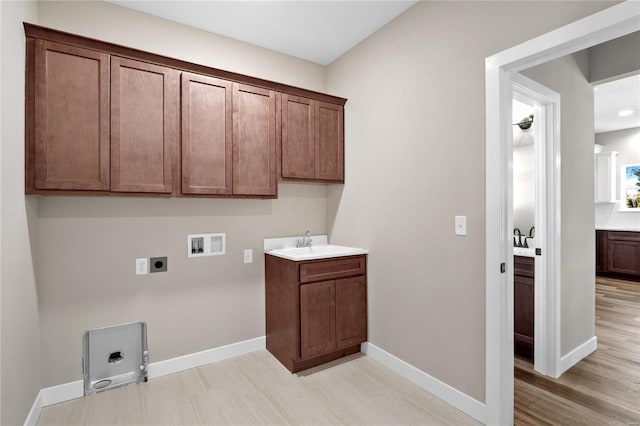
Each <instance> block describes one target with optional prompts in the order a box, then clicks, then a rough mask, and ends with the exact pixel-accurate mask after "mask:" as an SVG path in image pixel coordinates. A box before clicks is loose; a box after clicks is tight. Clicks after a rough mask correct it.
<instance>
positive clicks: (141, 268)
mask: <svg viewBox="0 0 640 426" xmlns="http://www.w3.org/2000/svg"><path fill="white" fill-rule="evenodd" d="M147 272H149V261H148V260H147V258H146V257H139V258H137V259H136V275H146V274H147Z"/></svg>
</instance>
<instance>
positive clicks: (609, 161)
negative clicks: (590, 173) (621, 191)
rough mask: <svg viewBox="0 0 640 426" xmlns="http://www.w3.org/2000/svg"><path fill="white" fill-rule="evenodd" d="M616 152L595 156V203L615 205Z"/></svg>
mask: <svg viewBox="0 0 640 426" xmlns="http://www.w3.org/2000/svg"><path fill="white" fill-rule="evenodd" d="M617 156H618V153H617V152H616V151H609V152H598V153H596V154H595V202H596V203H615V202H616V201H617V197H616V176H617V173H616V171H617V169H616V157H617Z"/></svg>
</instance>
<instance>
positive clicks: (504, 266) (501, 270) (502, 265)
mask: <svg viewBox="0 0 640 426" xmlns="http://www.w3.org/2000/svg"><path fill="white" fill-rule="evenodd" d="M505 272H507V264H506V263H504V262H502V263H501V264H500V273H501V274H504V273H505Z"/></svg>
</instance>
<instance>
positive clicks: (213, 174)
mask: <svg viewBox="0 0 640 426" xmlns="http://www.w3.org/2000/svg"><path fill="white" fill-rule="evenodd" d="M24 28H25V34H26V36H27V54H26V96H25V99H26V105H25V107H26V120H25V121H26V125H25V141H26V143H25V148H26V149H25V160H26V161H25V174H26V179H25V192H26V193H27V194H37V195H52V194H67V195H69V194H74V195H76V194H88V195H137V194H144V195H155V196H162V197H169V196H177V197H179V196H196V197H198V196H199V197H203V196H204V197H219V196H222V197H254V198H275V197H276V196H277V193H278V192H277V179H278V171H279V169H280V168H281V167H282V168H283V169H284V171H283V173H282V175H283V176H284V177H286V178H291V179H305V180H314V181H319V182H343V181H344V172H343V170H344V159H343V155H344V154H343V153H344V135H343V134H344V130H343V127H344V108H343V106H344V104H345V102H346V99H343V98H338V97H335V96H331V95H327V94H323V93H318V92H314V91H310V90H305V89H300V88H297V87H292V86H287V85H284V84H280V83H275V82H272V81H267V80H262V79H259V78H255V77H250V76H246V75H242V74H236V73H232V72H228V71H223V70H219V69H216V68H210V67H205V66H202V65H198V64H193V63H190V62H185V61H180V60H177V59H172V58H167V57H164V56H160V55H155V54H152V53H148V52H143V51H140V50H136V49H131V48H128V47H123V46H118V45H115V44H112V43H106V42H102V41H98V40H93V39H88V38H85V37H81V36H77V35H73V34H68V33H64V32H61V31H56V30H51V29H48V28H44V27H39V26H36V25H31V24H27V23H25V24H24ZM283 108H284V113H285V114H284V115H285V116H284V118H283Z"/></svg>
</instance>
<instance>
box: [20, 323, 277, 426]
mask: <svg viewBox="0 0 640 426" xmlns="http://www.w3.org/2000/svg"><path fill="white" fill-rule="evenodd" d="M265 348H266V337H265V336H262V337H256V338H255V339H250V340H245V341H243V342H237V343H232V344H230V345H226V346H220V347H217V348H213V349H208V350H206V351H202V352H196V353H193V354H189V355H183V356H179V357H177V358H171V359H167V360H164V361H158V362H153V363H151V364H149V371H148V374H147V376H148V378H149V380H151V379H155V378H158V377H162V376H166V375H168V374H173V373H178V372H180V371H184V370H189V369H191V368H196V367H201V366H203V365H206V364H211V363H214V362H218V361H222V360H224V359H227V358H232V357H235V356H240V355H244V354H248V353H251V352H255V351H258V350H260V349H265ZM83 395H84V382H83V381H82V380H77V381H75V382H70V383H64V384H62V385H58V386H52V387H49V388H44V389H42V390H40V392H38V396H37V397H36V399H35V401H34V402H33V405H32V406H31V410H30V411H29V415H28V416H27V419H26V420H25V422H24V424H25V426H34V425H35V424H36V423H37V422H38V417H40V413H41V412H42V409H43V408H44V407H46V406H49V405H53V404H58V403H60V402H65V401H70V400H72V399H76V398H80V397H82V396H83Z"/></svg>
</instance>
